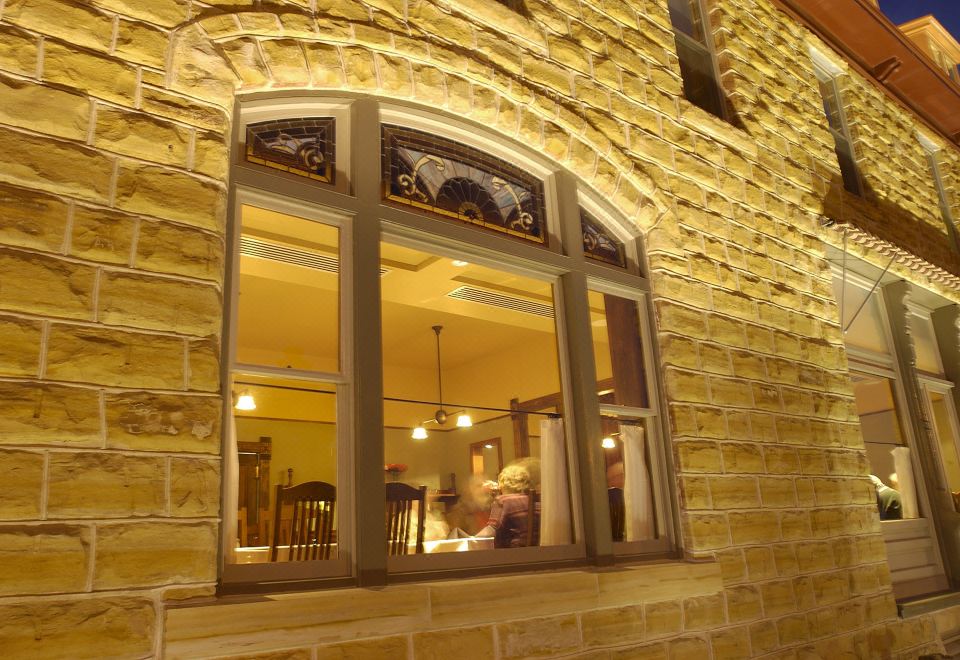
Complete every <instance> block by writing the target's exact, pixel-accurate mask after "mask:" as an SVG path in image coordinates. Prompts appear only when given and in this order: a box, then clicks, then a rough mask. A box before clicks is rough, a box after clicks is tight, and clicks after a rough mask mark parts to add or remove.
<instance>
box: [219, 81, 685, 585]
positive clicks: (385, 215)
mask: <svg viewBox="0 0 960 660" xmlns="http://www.w3.org/2000/svg"><path fill="white" fill-rule="evenodd" d="M364 104H366V105H364ZM237 107H238V110H237V114H238V117H239V121H237V122H236V123H235V134H234V144H235V145H238V146H239V145H241V144H242V143H243V142H244V135H245V127H246V125H247V124H248V123H251V122H254V121H263V120H267V119H277V118H283V117H306V116H334V117H335V118H336V171H337V174H336V180H335V184H334V185H333V186H330V185H324V184H318V183H317V182H312V181H309V180H305V179H303V178H302V177H299V176H297V175H294V174H291V173H288V172H283V171H279V170H274V169H272V168H268V167H264V166H260V165H256V164H253V163H248V162H246V161H245V154H244V153H243V150H241V149H239V148H235V150H234V154H235V156H234V158H233V161H234V162H233V170H232V177H231V189H230V209H229V217H230V218H231V222H230V226H229V227H228V251H229V252H228V254H229V255H230V257H229V259H228V261H229V264H230V265H229V266H228V277H227V279H226V280H225V282H226V286H227V287H228V292H227V295H226V296H225V307H226V309H225V315H226V319H228V320H227V321H226V323H225V328H224V338H223V343H224V360H223V366H222V376H223V382H224V383H229V382H231V380H230V379H231V378H232V376H233V375H234V368H239V369H241V370H242V372H243V373H248V372H251V371H253V372H257V373H260V374H262V375H282V376H283V377H287V378H289V377H291V375H293V376H294V377H298V378H302V379H305V380H319V381H322V382H335V384H336V386H337V388H338V389H337V392H338V409H337V412H338V456H337V460H338V505H337V506H338V528H339V529H338V559H337V560H332V561H321V562H302V563H300V564H302V565H301V566H296V564H297V563H295V562H283V563H281V564H279V565H277V564H262V565H236V564H228V563H226V557H225V556H224V557H223V559H224V561H222V570H221V576H222V577H223V578H224V581H225V582H229V581H234V580H235V581H237V582H240V583H249V582H254V581H272V582H274V583H275V582H276V581H278V580H284V581H286V580H293V581H296V580H308V579H322V578H334V577H336V578H341V580H340V582H337V583H336V584H337V586H339V585H341V584H344V579H347V580H353V581H359V583H360V584H361V585H363V584H364V578H363V576H362V575H361V573H363V572H364V571H369V572H370V573H371V574H378V575H379V574H382V576H381V577H380V578H377V577H374V578H373V582H367V584H376V583H381V584H382V583H383V582H385V581H387V580H388V579H389V580H390V581H394V579H393V578H387V576H388V574H389V575H395V576H396V579H399V580H406V579H410V577H409V576H414V575H422V574H423V572H424V571H430V572H436V571H441V572H443V571H455V572H456V571H462V570H463V569H478V568H479V569H483V568H490V567H494V568H496V567H501V568H502V567H504V566H509V565H510V564H532V563H538V564H544V566H543V567H546V566H547V565H549V563H550V562H556V561H562V562H569V561H571V560H572V561H586V548H585V545H587V544H585V540H584V513H583V511H582V504H583V498H582V497H581V492H580V489H581V488H582V487H585V486H587V484H585V483H584V477H583V474H582V471H581V468H580V464H579V460H580V459H579V458H578V455H580V454H581V453H582V452H583V451H585V450H584V448H583V447H582V446H581V445H582V444H583V443H584V442H585V440H582V439H581V437H578V431H577V429H582V428H584V424H585V423H586V424H587V427H589V422H590V420H589V419H581V418H596V420H597V422H596V426H597V427H598V428H599V414H600V410H599V409H597V410H590V409H589V408H588V407H587V406H584V405H583V404H582V403H581V401H582V399H578V398H577V396H580V395H575V394H574V393H573V391H572V389H571V379H570V377H569V376H570V373H571V365H570V364H569V359H570V357H571V356H574V357H575V358H576V360H577V362H578V363H579V365H580V367H581V369H582V367H583V365H584V363H585V362H586V363H589V365H590V367H591V368H592V367H593V355H592V344H591V345H590V346H589V347H587V348H584V347H582V346H576V347H574V346H572V342H571V341H570V340H569V338H568V336H567V333H568V331H569V330H570V329H571V327H572V323H573V321H572V320H571V319H572V318H573V317H572V316H568V314H567V310H566V309H565V300H567V299H568V296H570V295H573V296H574V297H576V295H577V292H576V291H574V292H573V293H571V292H570V291H566V290H565V287H566V286H567V283H566V281H565V280H564V278H567V279H568V280H569V282H570V286H572V287H573V288H574V289H576V288H577V286H579V285H578V282H580V281H581V280H578V279H577V278H576V277H574V278H573V279H570V278H568V277H567V276H568V275H570V274H575V273H577V272H579V273H581V274H582V282H583V283H584V288H583V291H582V297H583V301H582V302H583V305H584V306H585V305H586V288H585V284H586V282H587V278H589V282H590V286H591V288H593V286H594V285H595V284H596V285H597V286H599V287H603V288H604V289H605V290H609V291H610V292H614V293H616V294H617V295H621V296H624V297H629V298H631V299H635V300H637V301H638V302H640V303H641V310H642V311H641V317H642V318H641V330H642V339H643V350H644V361H645V364H644V365H643V368H644V369H645V370H646V372H647V384H648V390H649V401H650V408H647V409H642V410H641V411H639V413H641V414H642V416H644V417H647V418H649V420H650V421H649V424H648V426H649V428H650V437H649V438H648V446H649V447H650V453H651V457H654V456H656V464H655V465H651V466H650V468H651V480H652V482H653V488H654V491H653V496H654V498H655V505H656V512H657V523H658V530H659V531H660V534H661V536H660V537H659V538H658V539H656V540H655V541H653V542H634V543H629V544H616V545H617V546H618V547H617V548H613V543H612V539H607V540H606V541H604V540H603V539H599V543H597V542H596V541H597V540H596V539H593V541H594V544H595V545H597V546H598V547H604V543H606V546H605V547H607V548H608V551H607V553H608V554H609V555H613V554H629V555H631V557H632V556H635V555H640V554H641V553H652V552H655V553H661V554H664V553H668V552H672V551H673V550H675V549H676V546H675V544H676V539H677V535H676V529H677V527H676V507H675V504H674V502H675V498H674V497H673V494H672V492H670V490H671V483H670V481H671V480H670V479H669V477H668V475H669V468H670V465H669V462H670V457H669V456H668V452H666V451H665V449H664V446H663V444H664V440H665V438H666V437H667V433H666V429H665V427H664V424H665V421H664V420H665V419H666V417H665V415H664V410H663V409H662V402H661V401H660V396H659V390H658V387H657V380H658V379H657V373H656V371H655V368H654V359H655V347H654V346H653V335H652V332H651V329H650V326H649V323H650V301H649V297H648V293H647V292H648V289H649V285H648V284H647V282H646V280H645V279H644V278H642V277H641V276H640V275H639V272H640V269H641V264H640V252H639V250H638V248H637V242H638V239H637V234H636V230H635V229H633V228H631V227H629V226H628V225H627V223H625V222H615V221H613V220H612V218H614V217H617V216H616V215H615V214H612V213H610V212H608V210H607V206H606V205H605V204H604V203H603V202H600V201H599V198H600V195H597V194H595V193H594V192H593V191H590V190H588V189H586V188H585V187H584V186H583V185H582V184H580V183H578V182H576V180H575V179H574V178H573V177H572V176H571V175H569V174H567V173H566V172H564V171H562V170H560V169H559V168H558V167H557V166H556V165H554V164H552V163H551V162H550V161H548V160H547V159H546V158H544V157H542V156H539V155H536V154H531V153H529V152H528V151H525V150H524V149H523V148H522V147H517V146H514V145H512V144H508V143H506V142H505V141H503V140H502V139H501V138H498V137H496V136H493V135H492V134H490V133H488V132H486V131H485V130H483V129H482V128H480V127H476V126H473V125H470V124H466V123H464V122H462V121H458V120H456V119H453V118H447V117H445V116H442V115H439V114H435V113H429V112H426V111H424V110H422V109H419V108H415V107H406V106H405V105H403V104H402V103H398V102H395V101H383V102H379V103H378V102H377V101H375V100H372V99H369V98H364V97H360V96H357V97H334V96H309V97H306V96H303V95H302V94H299V95H298V94H287V95H284V94H280V95H279V96H277V95H274V96H265V95H254V96H252V97H250V98H248V99H241V100H239V101H238V104H237ZM357 108H367V109H366V110H357ZM370 108H375V113H376V114H372V112H373V111H371V110H370ZM275 109H276V110H277V111H276V112H275V111H274V110H275ZM374 123H375V124H374ZM382 124H398V125H402V126H407V127H410V128H415V129H419V130H424V131H427V132H431V133H435V134H438V135H440V136H443V137H445V138H449V139H452V140H455V141H458V142H461V143H464V144H467V145H469V146H472V147H475V148H477V149H480V150H482V151H485V152H487V153H490V154H492V155H494V156H497V157H500V158H504V159H507V160H509V162H512V163H515V164H517V165H518V166H519V167H521V168H523V169H525V170H526V171H528V172H530V173H531V174H533V175H534V176H537V177H538V178H540V179H541V181H542V182H543V186H544V200H545V207H546V209H545V219H546V232H547V235H548V236H549V240H548V245H547V246H546V247H544V246H541V245H534V244H527V243H524V242H523V241H519V240H514V239H511V238H509V237H507V236H500V235H497V234H496V233H495V232H491V231H487V230H482V229H477V228H475V227H470V226H467V225H461V224H458V223H455V222H449V221H444V220H438V219H435V218H432V217H429V216H427V215H423V214H419V213H415V212H412V211H408V210H406V209H402V208H397V207H396V206H390V205H388V204H385V203H382V200H381V198H380V185H381V176H380V171H381V163H380V149H379V148H377V149H376V154H377V156H376V158H375V159H371V158H369V157H367V158H366V159H364V157H363V154H367V155H368V156H369V154H370V153H372V149H373V147H374V145H377V147H379V144H380V126H381V125H382ZM373 128H375V131H374V133H375V135H374V134H373V133H371V130H372V129H373ZM561 181H562V183H561ZM578 188H579V193H578ZM561 197H563V204H562V205H561V203H560V198H561ZM248 203H252V204H253V205H254V206H262V207H265V208H269V209H271V210H277V211H280V212H285V213H290V214H291V215H294V216H300V217H305V218H308V219H317V220H318V221H322V222H326V223H328V224H336V225H337V226H339V227H340V263H341V268H340V272H341V277H340V287H341V291H340V300H341V314H340V325H341V327H340V333H341V334H340V350H341V362H340V364H341V370H340V372H339V373H337V374H327V373H323V374H321V373H313V372H304V373H293V372H291V371H290V370H272V369H269V368H267V369H264V368H259V367H256V366H255V365H253V366H251V365H237V364H236V363H235V348H234V346H233V344H234V342H235V338H236V336H237V333H236V308H237V300H236V297H237V293H238V287H237V286H236V280H237V278H238V270H239V269H238V266H239V233H240V227H239V216H240V209H241V208H242V205H244V204H248ZM578 203H583V204H584V206H585V207H586V208H587V209H588V210H589V211H591V212H592V213H593V214H594V215H595V217H597V218H598V219H599V220H601V222H603V224H604V225H605V227H606V228H607V229H608V230H610V231H611V233H613V234H615V235H616V237H617V238H618V239H622V240H623V242H624V244H625V246H626V252H627V255H628V264H629V266H628V268H627V269H626V270H621V269H617V268H611V267H607V266H605V265H602V264H596V263H592V262H590V261H588V260H585V258H584V256H583V251H582V233H581V231H580V229H579V210H578V208H576V206H577V204H578ZM561 211H562V213H561ZM574 211H575V212H576V213H574ZM574 215H576V221H575V222H576V229H574V226H573V224H574V220H573V217H574ZM561 216H562V217H561ZM371 220H373V224H371V223H370V221H371ZM361 229H362V231H361ZM374 236H376V238H375V239H374V238H373V237H374ZM373 241H375V242H376V245H377V247H376V254H377V255H379V244H380V242H381V241H387V242H390V243H399V244H404V245H407V246H408V247H416V246H419V248H418V249H423V250H426V251H429V252H431V253H437V254H447V255H450V256H457V257H458V258H465V259H469V260H471V261H476V262H478V263H487V264H489V265H490V266H492V267H495V268H498V269H505V270H508V271H513V272H518V273H521V274H524V275H526V276H531V277H535V278H538V279H541V280H545V281H550V282H552V283H553V284H554V298H555V309H556V316H555V318H556V323H557V342H558V353H559V366H560V372H561V386H562V396H563V401H564V415H563V416H564V425H565V436H566V443H567V456H568V461H567V464H568V471H569V474H570V479H569V484H570V501H571V520H572V521H573V525H574V531H575V534H576V536H575V538H576V541H575V542H574V543H573V544H571V545H568V546H554V547H550V546H543V547H536V548H516V549H497V550H491V551H472V552H466V553H450V556H444V555H442V554H432V555H420V556H417V555H408V556H403V557H387V553H386V545H385V544H384V547H383V548H370V547H367V548H364V547H363V543H362V542H361V541H360V537H361V535H362V534H361V532H362V531H363V529H362V528H365V527H372V526H373V525H374V523H365V522H364V521H363V520H357V516H358V515H360V511H359V509H354V508H352V507H351V506H350V502H352V501H357V502H361V501H363V499H362V498H364V497H366V496H365V495H364V493H363V488H362V486H361V485H360V484H359V483H358V481H357V476H356V475H357V474H359V470H360V469H361V467H362V466H359V467H358V459H357V442H358V438H359V436H358V433H359V431H358V428H357V424H358V422H357V420H358V419H359V418H361V416H362V415H361V413H362V412H363V410H368V411H369V410H371V408H369V406H371V405H375V404H374V403H371V401H370V400H369V399H370V397H372V396H373V394H372V393H371V394H368V395H361V396H359V397H358V396H357V392H360V390H358V389H356V388H357V383H358V382H361V381H362V379H361V378H360V375H359V374H358V372H357V371H356V370H357V369H358V368H359V369H361V373H362V369H363V368H368V369H369V368H370V366H369V364H368V365H367V366H366V367H363V366H362V365H358V364H356V363H354V362H353V361H352V356H353V355H355V354H356V353H355V351H356V346H355V345H354V342H355V338H356V336H357V332H362V331H361V330H358V329H357V328H358V327H359V325H361V322H360V321H359V320H358V318H357V314H358V313H359V310H362V309H370V305H373V306H375V307H376V309H377V310H379V306H380V304H381V300H380V290H379V286H377V287H376V288H375V289H372V288H364V287H361V285H360V284H359V283H358V282H357V281H355V280H354V279H353V277H352V276H351V273H353V274H356V272H361V271H356V272H355V270H356V269H357V268H360V269H363V268H364V266H365V264H364V260H365V261H366V265H369V264H370V263H372V262H371V259H372V257H371V254H372V253H371V252H370V251H369V248H370V247H371V243H372V242H373ZM361 245H366V246H367V248H366V249H367V252H366V253H364V252H363V249H364V248H362V247H358V246H361ZM358 250H359V252H358ZM361 253H363V254H364V255H365V256H362V257H357V262H356V263H353V262H352V261H351V258H352V256H351V255H356V254H361ZM364 272H365V271H364ZM578 305H579V303H578ZM578 305H576V306H578ZM377 317H378V318H379V312H377ZM364 322H366V321H364ZM586 331H587V332H588V333H589V328H586ZM377 336H378V341H379V334H378V335H377ZM585 352H589V355H586V354H585ZM376 355H377V356H379V355H380V346H379V344H378V346H377V350H376ZM377 369H379V370H381V371H380V372H378V373H379V374H380V378H381V381H382V363H381V364H379V365H378V366H377ZM277 371H279V372H280V373H277ZM593 372H594V373H595V370H594V371H593ZM379 387H380V388H381V389H380V391H379V394H378V395H377V401H376V405H381V404H380V402H381V401H382V394H383V392H382V385H380V386H379ZM594 394H595V393H594ZM364 406H367V408H364ZM224 411H225V419H229V415H230V414H231V402H230V401H225V404H224ZM380 414H381V417H380V418H379V419H381V420H382V412H381V413H380ZM359 423H360V424H363V422H359ZM381 424H382V422H381ZM380 428H381V433H380V434H381V442H382V426H381V427H380ZM367 432H368V433H369V428H368V429H367ZM581 435H582V434H581ZM599 440H600V438H599V437H598V438H596V445H597V449H596V451H598V452H599V451H602V450H600V449H599ZM381 446H382V445H381ZM225 456H227V453H226V450H225ZM380 461H381V462H382V456H381V457H380ZM651 462H653V458H651ZM225 469H227V464H226V462H225ZM376 476H377V477H378V478H380V479H382V470H378V471H377V475H376ZM225 481H226V480H225ZM341 488H342V489H343V490H342V491H341ZM341 493H342V494H341ZM358 498H360V499H358ZM604 501H606V500H605V499H604ZM358 506H359V505H358ZM381 506H382V505H381ZM354 524H355V525H356V527H354ZM381 526H382V524H381ZM225 536H226V535H225ZM341 544H342V545H341ZM221 552H222V553H223V549H221ZM365 555H366V559H365ZM381 555H382V556H381ZM370 556H373V557H374V560H373V562H372V563H371V561H370ZM598 556H599V555H598ZM604 556H606V555H604ZM361 564H362V565H361ZM281 566H282V569H281V568H280V567H281ZM278 569H280V570H278ZM405 575H406V576H408V577H404V576H405ZM292 584H302V582H300V583H298V582H292ZM330 584H331V586H332V585H333V584H334V583H332V582H331V583H330ZM241 586H242V585H241ZM241 590H242V589H241Z"/></svg>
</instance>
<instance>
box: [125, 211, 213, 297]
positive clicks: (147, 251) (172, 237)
mask: <svg viewBox="0 0 960 660" xmlns="http://www.w3.org/2000/svg"><path fill="white" fill-rule="evenodd" d="M223 253H224V246H223V240H222V239H221V238H220V237H218V236H215V235H213V234H211V233H209V232H204V231H200V230H198V229H193V228H190V227H181V226H178V225H174V224H170V223H165V222H144V223H142V224H141V225H140V237H139V240H138V241H137V254H136V257H135V263H134V265H135V266H136V267H137V268H141V269H144V270H153V271H158V272H162V273H172V274H175V275H187V276H189V277H198V278H201V279H207V280H214V281H216V282H219V281H220V280H221V279H222V278H223Z"/></svg>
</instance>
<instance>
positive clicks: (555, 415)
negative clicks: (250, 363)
mask: <svg viewBox="0 0 960 660" xmlns="http://www.w3.org/2000/svg"><path fill="white" fill-rule="evenodd" d="M234 384H235V385H247V386H249V387H268V388H272V389H277V390H292V391H294V392H311V393H313V394H336V392H328V391H327V390H311V389H310V388H308V387H292V386H288V385H272V384H270V383H251V382H250V381H246V380H237V381H234ZM383 400H384V401H393V402H396V403H418V404H422V405H425V406H440V405H441V404H440V403H438V402H437V401H420V400H418V399H401V398H398V397H393V396H385V397H383ZM447 407H448V408H464V409H468V410H489V411H491V412H505V413H519V414H523V415H543V416H544V417H550V418H551V419H553V418H558V419H559V418H560V417H561V415H560V413H555V412H540V411H539V410H520V409H516V408H491V407H489V406H467V405H463V404H459V403H449V402H448V403H447Z"/></svg>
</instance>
